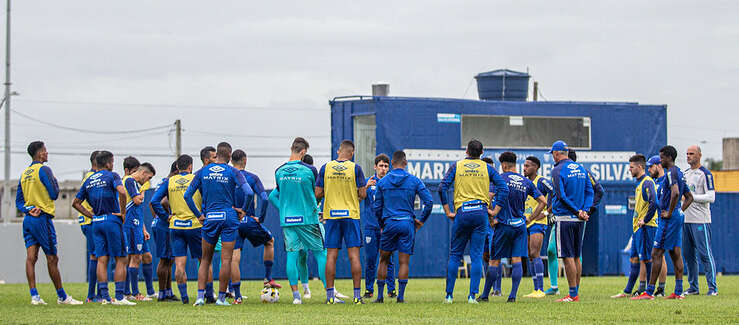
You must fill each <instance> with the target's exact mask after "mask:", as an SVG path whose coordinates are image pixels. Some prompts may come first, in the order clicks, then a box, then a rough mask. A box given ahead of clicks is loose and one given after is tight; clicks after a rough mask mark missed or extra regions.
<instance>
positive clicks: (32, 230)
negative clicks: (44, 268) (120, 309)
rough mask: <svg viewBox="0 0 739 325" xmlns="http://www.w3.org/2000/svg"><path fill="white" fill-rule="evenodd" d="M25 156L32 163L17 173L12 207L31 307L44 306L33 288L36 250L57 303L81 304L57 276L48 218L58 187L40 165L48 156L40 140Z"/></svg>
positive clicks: (57, 267)
mask: <svg viewBox="0 0 739 325" xmlns="http://www.w3.org/2000/svg"><path fill="white" fill-rule="evenodd" d="M27 151H28V154H29V155H30V156H31V159H32V160H33V162H31V165H30V166H28V168H26V170H25V171H24V172H23V174H21V177H20V180H19V181H18V189H17V192H16V196H15V206H16V208H17V209H18V210H19V211H20V212H22V213H23V214H24V216H23V239H24V241H25V243H26V278H27V279H28V287H29V289H30V293H31V304H32V305H46V303H45V302H44V300H43V299H41V296H40V295H39V293H38V290H37V289H36V261H37V260H38V252H39V249H43V251H44V254H45V255H46V262H47V264H48V269H49V277H50V278H51V281H52V282H53V283H54V287H55V288H56V293H57V296H58V299H57V303H59V304H65V305H81V304H82V302H81V301H77V300H75V299H74V298H72V296H69V295H67V293H66V292H64V288H62V276H61V275H60V274H59V266H58V263H59V257H58V256H57V249H56V230H55V229H54V223H53V222H52V221H51V219H53V218H54V213H55V211H56V207H55V204H54V201H55V200H56V199H57V198H58V197H59V184H58V183H57V181H56V178H55V177H54V174H53V173H52V172H51V168H49V167H48V166H45V165H44V163H45V162H47V161H49V159H48V158H49V153H48V152H47V151H46V146H45V145H44V143H43V142H41V141H34V142H31V143H30V144H29V145H28V149H27Z"/></svg>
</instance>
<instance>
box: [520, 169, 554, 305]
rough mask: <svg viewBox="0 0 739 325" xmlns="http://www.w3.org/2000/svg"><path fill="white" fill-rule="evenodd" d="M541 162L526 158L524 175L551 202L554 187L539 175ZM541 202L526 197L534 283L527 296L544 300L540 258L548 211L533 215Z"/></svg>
mask: <svg viewBox="0 0 739 325" xmlns="http://www.w3.org/2000/svg"><path fill="white" fill-rule="evenodd" d="M540 166H541V161H540V160H539V158H536V157H534V156H529V157H526V161H525V162H524V163H523V174H524V176H525V177H526V178H528V179H529V180H531V182H532V183H534V186H535V187H536V189H538V190H539V192H541V194H543V195H544V197H545V198H546V199H547V202H549V196H550V194H551V193H552V190H553V189H554V187H552V182H551V181H550V180H549V179H547V178H546V177H543V176H540V175H539V174H538V171H539V167H540ZM537 204H539V202H538V201H537V200H536V199H535V198H533V197H531V196H528V197H526V205H525V210H524V215H525V216H526V227H527V230H528V233H529V268H528V269H529V273H531V274H532V276H531V279H532V280H533V281H534V292H532V293H530V294H528V295H525V296H524V297H529V298H543V297H544V296H545V294H544V262H543V261H542V260H541V257H539V254H540V253H541V245H542V243H543V242H544V235H545V234H546V233H547V215H548V213H547V211H546V210H547V209H544V210H542V212H541V213H539V215H538V216H535V215H533V213H534V210H535V209H536V206H537Z"/></svg>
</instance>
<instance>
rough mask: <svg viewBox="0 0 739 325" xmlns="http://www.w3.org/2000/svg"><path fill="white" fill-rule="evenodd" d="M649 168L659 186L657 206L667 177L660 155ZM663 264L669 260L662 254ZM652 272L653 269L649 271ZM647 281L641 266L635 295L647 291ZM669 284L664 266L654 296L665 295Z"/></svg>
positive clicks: (648, 161)
mask: <svg viewBox="0 0 739 325" xmlns="http://www.w3.org/2000/svg"><path fill="white" fill-rule="evenodd" d="M647 169H648V170H649V176H651V177H652V179H654V183H655V184H654V185H655V186H656V188H657V206H659V196H660V193H661V192H660V189H661V186H660V184H662V180H664V179H665V169H664V168H662V161H661V160H660V159H659V155H654V156H652V157H650V158H649V160H647ZM685 192H688V191H685ZM657 223H658V224H659V216H657ZM662 265H667V261H666V260H665V256H664V255H663V256H662ZM649 272H650V274H651V272H652V271H651V270H650V271H649ZM647 281H649V279H648V278H647V270H646V268H645V267H641V268H640V269H639V289H637V291H636V293H635V295H637V296H638V295H640V294H642V293H643V292H644V291H647ZM666 284H667V268H666V267H663V268H662V270H661V271H660V272H659V285H658V286H657V289H655V290H654V296H655V297H664V296H665V286H666Z"/></svg>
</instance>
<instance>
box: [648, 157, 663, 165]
mask: <svg viewBox="0 0 739 325" xmlns="http://www.w3.org/2000/svg"><path fill="white" fill-rule="evenodd" d="M661 163H662V160H661V159H659V155H654V156H652V157H649V160H647V168H649V167H652V165H658V164H661Z"/></svg>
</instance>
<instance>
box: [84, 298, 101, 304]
mask: <svg viewBox="0 0 739 325" xmlns="http://www.w3.org/2000/svg"><path fill="white" fill-rule="evenodd" d="M96 302H100V300H98V299H97V298H94V299H90V298H87V299H85V303H88V304H92V303H96Z"/></svg>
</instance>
